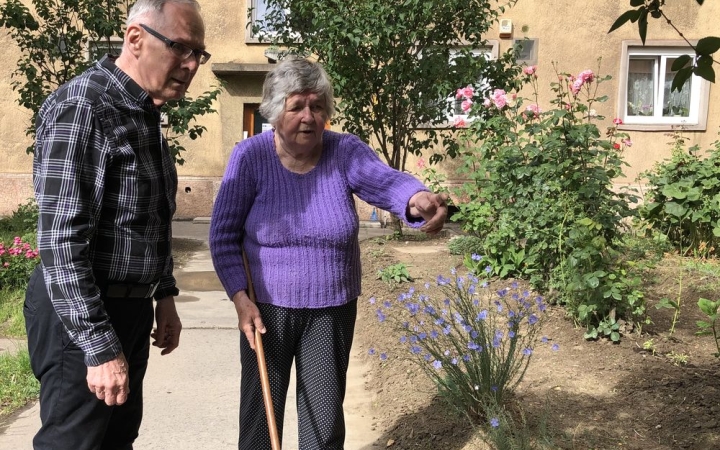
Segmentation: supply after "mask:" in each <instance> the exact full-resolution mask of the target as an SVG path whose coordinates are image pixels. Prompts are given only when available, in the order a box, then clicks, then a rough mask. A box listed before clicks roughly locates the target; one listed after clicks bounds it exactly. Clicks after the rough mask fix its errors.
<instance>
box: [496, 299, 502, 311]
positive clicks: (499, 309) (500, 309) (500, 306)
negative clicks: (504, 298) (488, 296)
mask: <svg viewBox="0 0 720 450" xmlns="http://www.w3.org/2000/svg"><path fill="white" fill-rule="evenodd" d="M495 306H496V307H497V311H498V312H502V310H503V305H502V303H500V302H499V301H497V300H495Z"/></svg>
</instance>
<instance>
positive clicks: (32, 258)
mask: <svg viewBox="0 0 720 450" xmlns="http://www.w3.org/2000/svg"><path fill="white" fill-rule="evenodd" d="M38 262H40V257H39V256H38V252H37V250H36V249H33V248H32V246H31V245H30V244H29V243H27V242H23V241H22V239H21V238H20V237H16V238H15V239H14V240H13V243H12V244H11V245H10V246H9V247H6V246H5V244H4V243H3V242H0V286H2V287H3V288H10V289H14V288H23V287H26V286H27V283H28V280H30V274H31V273H32V271H33V269H35V266H36V265H37V263H38Z"/></svg>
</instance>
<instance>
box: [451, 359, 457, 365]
mask: <svg viewBox="0 0 720 450" xmlns="http://www.w3.org/2000/svg"><path fill="white" fill-rule="evenodd" d="M450 362H451V363H452V365H453V366H457V364H458V359H457V358H453V359H452V361H450Z"/></svg>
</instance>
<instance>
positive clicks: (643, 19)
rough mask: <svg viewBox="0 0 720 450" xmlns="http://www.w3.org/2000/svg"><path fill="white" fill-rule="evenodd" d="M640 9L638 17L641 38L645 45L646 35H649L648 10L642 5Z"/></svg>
mask: <svg viewBox="0 0 720 450" xmlns="http://www.w3.org/2000/svg"><path fill="white" fill-rule="evenodd" d="M639 11H640V18H639V19H638V32H639V33H640V40H641V41H642V43H643V45H645V37H646V36H647V26H648V21H647V15H648V10H647V9H646V8H645V7H642V8H640V9H639Z"/></svg>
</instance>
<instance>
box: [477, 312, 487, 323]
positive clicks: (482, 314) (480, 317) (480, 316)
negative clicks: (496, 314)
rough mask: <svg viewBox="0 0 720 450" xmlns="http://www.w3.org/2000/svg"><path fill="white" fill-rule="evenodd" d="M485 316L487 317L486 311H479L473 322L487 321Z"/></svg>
mask: <svg viewBox="0 0 720 450" xmlns="http://www.w3.org/2000/svg"><path fill="white" fill-rule="evenodd" d="M487 315H488V312H487V309H483V310H482V311H480V312H479V313H478V315H477V317H476V318H475V322H477V321H479V320H485V319H487Z"/></svg>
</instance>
